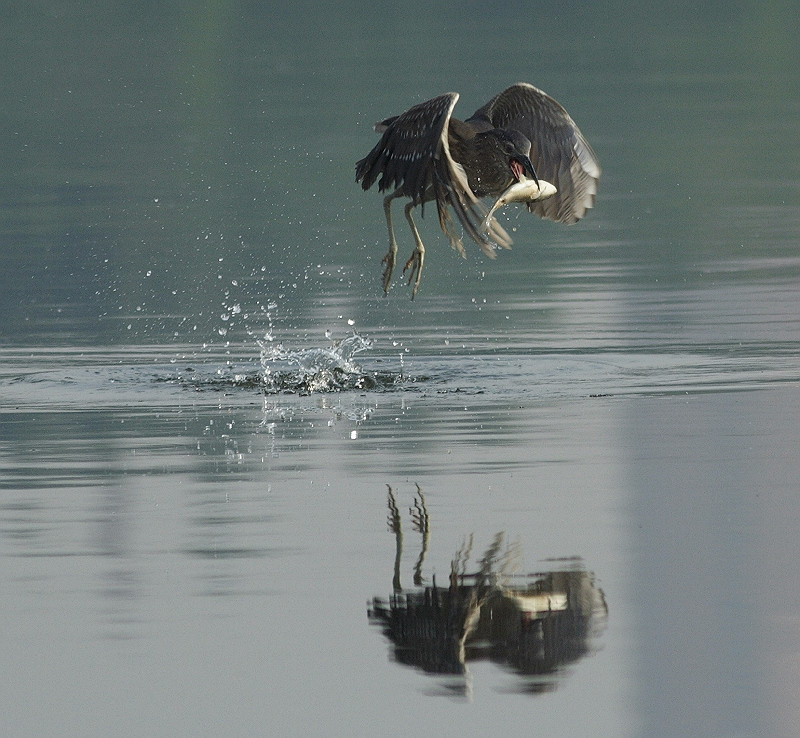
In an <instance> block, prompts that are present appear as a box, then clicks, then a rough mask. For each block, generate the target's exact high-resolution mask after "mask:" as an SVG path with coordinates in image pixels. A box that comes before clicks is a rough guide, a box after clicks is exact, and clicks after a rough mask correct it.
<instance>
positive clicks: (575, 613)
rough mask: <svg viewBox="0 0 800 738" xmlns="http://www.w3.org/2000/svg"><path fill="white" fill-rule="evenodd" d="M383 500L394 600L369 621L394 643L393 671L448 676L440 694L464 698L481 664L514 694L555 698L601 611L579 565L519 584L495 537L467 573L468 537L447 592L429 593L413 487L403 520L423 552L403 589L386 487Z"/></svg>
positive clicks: (432, 588)
mask: <svg viewBox="0 0 800 738" xmlns="http://www.w3.org/2000/svg"><path fill="white" fill-rule="evenodd" d="M388 497H389V499H388V504H389V517H388V521H389V529H390V530H391V532H392V533H394V536H395V541H396V553H395V561H394V575H393V578H392V586H393V590H394V591H393V594H392V595H391V596H390V597H389V598H388V599H387V598H382V597H375V598H373V600H372V603H371V605H370V606H369V608H368V616H369V620H370V622H371V623H373V624H374V625H377V626H379V627H380V628H381V629H382V630H383V633H384V635H385V636H386V637H387V638H388V639H389V641H391V643H392V646H393V654H394V658H395V660H396V661H397V662H398V663H401V664H405V665H407V666H414V667H417V668H419V669H422V670H423V671H425V672H426V673H429V674H433V675H438V676H440V677H444V676H447V677H448V678H447V679H446V680H445V686H446V690H445V693H446V694H455V695H459V696H464V697H469V696H470V695H471V692H472V678H471V674H470V670H469V667H468V664H469V662H470V661H476V660H479V659H488V660H491V661H492V662H494V663H497V664H500V665H502V666H504V667H505V668H507V669H509V670H511V671H513V672H514V673H515V674H516V675H517V676H518V678H519V679H518V683H517V686H516V687H514V689H515V690H516V691H520V692H524V693H530V694H538V693H541V692H545V691H550V690H552V689H554V688H555V687H556V685H557V682H558V679H559V678H560V673H561V672H562V670H563V667H565V666H566V665H568V664H572V663H575V662H576V661H578V660H579V659H581V658H582V657H584V656H587V655H589V654H590V653H591V652H592V651H593V650H594V646H593V643H592V642H593V639H594V638H596V637H597V635H598V634H599V632H600V631H601V630H602V628H603V626H604V625H605V620H606V616H607V614H608V608H607V605H606V602H605V597H604V595H603V592H602V590H601V589H599V588H598V587H597V586H596V585H595V583H594V579H593V576H592V574H591V573H590V572H588V571H587V570H586V569H585V568H584V567H583V566H582V562H581V560H580V559H568V560H558V561H557V562H555V561H554V562H551V563H553V564H557V565H558V566H557V567H556V568H554V569H553V570H551V571H545V572H541V573H537V574H520V573H519V572H518V571H517V569H518V565H519V560H520V555H519V544H511V545H509V544H507V543H506V542H505V535H504V533H502V532H501V533H498V534H497V535H496V536H495V538H494V540H493V541H492V542H491V543H490V545H489V546H488V548H487V549H486V551H485V552H484V553H483V555H482V556H480V558H477V559H476V560H475V562H474V564H472V565H470V559H471V558H472V553H473V551H472V549H473V537H472V536H468V537H467V538H466V539H465V541H464V543H463V544H462V546H461V548H460V549H459V550H458V551H457V552H456V555H455V557H454V558H453V560H452V562H451V565H450V581H449V583H448V584H447V586H444V587H442V586H438V585H437V583H436V578H435V576H434V577H432V579H431V583H430V585H426V584H425V583H424V579H423V575H422V570H423V564H424V560H425V555H426V552H427V549H428V542H429V539H430V533H431V522H430V517H429V515H428V509H427V506H426V504H425V496H424V494H423V492H422V489H421V488H420V487H419V485H417V494H416V495H415V497H414V501H413V505H412V507H411V508H410V514H411V523H412V527H413V528H414V530H415V531H416V532H418V533H419V534H420V535H421V536H422V543H421V546H420V553H419V557H418V558H417V561H416V564H415V566H414V573H413V581H414V586H413V588H410V589H403V587H402V585H401V577H400V562H401V557H402V552H403V530H402V524H401V515H400V510H399V508H398V505H397V500H396V498H395V496H394V493H393V491H392V488H391V487H389V496H388Z"/></svg>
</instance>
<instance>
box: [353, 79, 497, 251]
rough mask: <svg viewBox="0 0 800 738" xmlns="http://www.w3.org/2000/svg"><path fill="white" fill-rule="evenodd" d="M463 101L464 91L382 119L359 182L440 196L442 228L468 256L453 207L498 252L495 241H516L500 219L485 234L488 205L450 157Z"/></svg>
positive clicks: (421, 199)
mask: <svg viewBox="0 0 800 738" xmlns="http://www.w3.org/2000/svg"><path fill="white" fill-rule="evenodd" d="M457 101H458V93H456V92H448V93H446V94H444V95H439V96H438V97H434V98H432V99H431V100H428V101H426V102H423V103H420V104H419V105H415V106H414V107H413V108H409V109H408V110H407V111H406V112H405V113H402V114H401V115H397V116H394V117H392V118H387V119H386V120H384V121H382V122H380V123H378V124H377V125H376V126H375V129H376V130H377V131H378V132H379V133H381V134H382V135H381V139H380V141H378V143H377V144H376V145H375V147H374V148H373V149H372V151H370V152H369V154H367V155H366V156H365V157H364V158H363V159H361V161H359V162H358V163H357V164H356V181H357V182H361V186H362V187H363V188H364V189H365V190H368V189H369V188H370V187H372V185H373V184H375V182H377V183H378V188H379V189H380V190H381V191H384V190H390V189H391V190H393V189H397V188H402V193H403V195H405V196H406V197H410V198H411V200H412V201H413V203H414V204H415V205H422V204H423V203H425V202H427V201H430V200H436V207H437V210H438V213H439V223H440V225H441V227H442V230H444V232H445V233H446V234H447V237H448V238H449V239H450V242H451V244H452V245H453V247H454V248H456V249H458V250H459V251H460V252H461V254H462V255H463V254H464V246H463V244H462V242H461V238H460V237H459V235H458V234H457V233H456V232H455V230H454V224H453V220H452V218H451V216H450V213H449V211H448V206H449V207H452V208H453V210H454V211H455V213H456V215H457V216H458V218H459V220H460V221H461V222H462V224H463V225H464V229H465V230H466V231H467V233H469V235H470V236H471V237H472V238H473V239H474V240H475V241H476V242H477V243H478V244H479V245H480V246H481V248H482V249H483V250H484V252H486V253H487V254H489V255H490V256H494V247H493V245H492V242H495V243H497V244H499V245H501V246H505V247H507V246H508V245H509V244H510V243H511V239H510V238H509V237H508V234H507V233H506V232H505V231H504V230H503V229H502V227H501V226H499V225H498V224H497V222H496V221H494V220H493V221H492V225H491V230H490V232H489V234H488V235H484V234H483V232H482V230H481V223H482V221H483V218H484V217H485V216H486V213H487V210H486V207H485V206H484V205H483V203H482V202H481V201H480V200H478V198H476V197H475V195H474V193H473V192H472V190H471V189H470V188H469V183H468V181H467V176H466V173H465V172H464V169H463V167H462V166H461V165H460V164H459V163H458V162H456V161H454V160H453V158H452V156H451V155H450V147H449V145H448V125H449V122H450V116H451V115H452V113H453V108H454V107H455V105H456V102H457Z"/></svg>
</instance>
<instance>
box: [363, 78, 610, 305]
mask: <svg viewBox="0 0 800 738" xmlns="http://www.w3.org/2000/svg"><path fill="white" fill-rule="evenodd" d="M457 101H458V93H457V92H448V93H445V94H444V95H439V96H438V97H434V98H432V99H431V100H428V101H427V102H423V103H420V104H419V105H415V106H414V107H412V108H409V109H408V110H406V112H405V113H401V114H400V115H396V116H393V117H391V118H387V119H386V120H383V121H381V122H380V123H377V124H376V125H375V130H376V131H377V132H378V133H381V134H382V135H381V139H380V141H378V143H377V144H376V145H375V147H374V148H373V149H372V151H370V152H369V154H367V155H366V156H365V157H364V158H363V159H361V160H360V161H359V162H358V163H357V164H356V182H361V186H362V187H363V188H364V189H365V190H368V189H369V188H370V187H372V185H373V184H374V183H375V182H376V181H377V182H378V189H379V190H380V191H381V192H383V191H385V190H391V192H390V193H389V194H388V195H387V196H386V197H385V198H384V200H383V209H384V213H385V214H386V225H387V227H388V229H389V251H388V253H387V254H386V256H385V257H384V258H383V264H384V270H383V289H384V292H388V290H389V285H390V284H391V281H392V273H393V271H394V267H395V263H396V261H397V241H396V240H395V235H394V228H393V227H392V211H391V208H392V201H393V200H394V199H395V198H398V197H407V198H410V199H409V202H408V203H407V204H406V207H405V215H406V220H407V221H408V223H409V225H410V226H411V232H412V234H413V236H414V242H415V247H414V251H413V253H412V254H411V258H409V260H408V261H407V262H406V265H405V267H404V269H403V273H404V274H405V272H406V271H409V270H410V274H409V280H408V281H409V284H411V283H412V282H413V283H414V288H413V292H412V294H411V298H412V299H413V298H414V297H415V296H416V294H417V290H418V289H419V283H420V278H421V277H422V267H423V265H424V263H425V246H424V245H423V243H422V239H421V238H420V235H419V231H418V230H417V226H416V224H415V223H414V219H413V217H412V215H411V211H412V210H413V209H414V208H415V207H416V206H418V205H419V206H420V208H421V209H423V210H424V205H425V203H427V202H431V201H435V202H436V209H437V212H438V215H439V224H440V226H441V227H442V230H443V231H444V232H445V234H446V235H447V237H448V239H449V240H450V243H451V244H452V246H453V248H455V249H457V250H458V251H459V253H460V254H461V255H462V256H465V255H466V254H465V251H464V244H463V243H462V240H461V237H460V236H459V234H458V233H457V232H456V229H455V224H454V222H453V218H452V216H451V214H450V211H451V210H452V211H453V212H454V213H455V214H456V217H457V218H458V219H459V221H460V222H461V224H462V226H463V228H464V231H465V232H466V233H467V234H468V235H469V236H470V237H471V238H472V239H473V240H474V241H475V242H476V243H477V244H478V245H479V246H480V247H481V249H482V250H483V252H484V253H485V254H486V255H487V256H489V257H491V258H494V256H495V253H494V252H495V248H496V247H497V246H500V247H503V248H510V246H511V238H510V237H509V235H508V233H506V231H505V230H504V229H503V227H502V226H501V225H500V224H499V223H498V222H497V221H496V220H494V218H493V215H494V212H495V210H497V208H498V207H501V206H503V205H505V204H507V203H508V202H516V201H520V202H525V203H527V207H528V209H529V210H530V211H531V212H533V213H536V214H537V215H538V216H540V217H542V218H547V219H548V220H555V221H558V222H559V223H575V222H577V221H578V220H580V219H581V218H582V217H583V216H584V215H585V214H586V211H587V210H588V209H589V208H591V207H593V206H594V199H595V194H596V192H597V182H598V180H599V178H600V163H599V162H598V160H597V156H596V155H595V153H594V151H592V147H591V146H590V145H589V143H588V142H587V141H586V139H585V138H584V137H583V134H582V133H581V132H580V130H579V129H578V126H577V125H575V122H574V121H573V120H572V118H571V117H570V116H569V114H568V113H567V111H566V110H564V108H563V107H562V106H561V105H560V104H559V103H558V102H556V101H555V100H554V99H553V98H552V97H550V96H549V95H547V94H546V93H544V92H542V91H541V90H539V89H537V88H536V87H534V86H533V85H529V84H527V83H524V82H522V83H519V84H516V85H512V86H511V87H509V88H508V89H507V90H505V91H504V92H501V93H500V94H499V95H496V96H495V97H493V98H492V99H491V100H489V102H488V103H486V104H485V105H484V106H482V107H480V108H478V110H476V111H475V113H474V114H473V115H472V116H471V117H470V118H467V120H465V121H461V120H458V119H457V118H453V117H452V114H453V108H455V105H456V102H457ZM484 197H493V198H497V201H496V202H495V204H494V207H492V208H491V210H489V209H487V207H486V206H485V205H484V203H483V202H482V201H481V198H484Z"/></svg>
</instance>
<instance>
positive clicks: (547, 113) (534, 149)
mask: <svg viewBox="0 0 800 738" xmlns="http://www.w3.org/2000/svg"><path fill="white" fill-rule="evenodd" d="M469 122H471V123H476V124H483V125H488V126H489V127H491V128H515V129H517V130H518V131H520V132H521V133H523V134H525V136H527V137H528V139H530V142H531V162H532V163H533V167H534V169H536V174H537V175H538V177H539V178H540V179H543V180H545V181H547V182H550V183H552V184H554V185H555V186H556V189H557V190H558V193H557V194H555V195H553V197H550V198H547V199H546V200H540V201H538V202H533V203H529V204H528V208H529V209H530V210H531V211H532V212H534V213H536V214H537V215H539V216H541V217H542V218H548V219H549V220H555V221H558V222H559V223H575V222H576V221H578V220H580V219H581V218H582V217H583V216H584V215H585V213H586V211H587V210H588V209H589V208H591V207H593V206H594V198H595V194H596V193H597V181H598V179H599V178H600V162H599V161H598V160H597V156H596V155H595V153H594V151H592V147H591V146H590V145H589V143H588V142H587V141H586V139H585V138H584V137H583V134H582V133H581V132H580V130H579V129H578V126H577V125H575V121H573V120H572V118H571V117H570V116H569V114H568V113H567V111H566V110H564V108H563V107H562V106H561V105H560V104H559V103H558V102H556V101H555V100H554V99H553V98H552V97H550V96H549V95H547V94H546V93H544V92H542V91H541V90H539V89H537V88H536V87H534V86H533V85H529V84H527V83H525V82H521V83H519V84H516V85H513V86H512V87H509V88H508V89H507V90H505V91H504V92H501V93H500V94H499V95H497V96H496V97H494V98H492V99H491V100H490V101H489V102H488V103H486V105H484V106H483V107H482V108H479V109H478V110H477V111H476V112H475V114H474V115H473V116H472V118H470V120H469Z"/></svg>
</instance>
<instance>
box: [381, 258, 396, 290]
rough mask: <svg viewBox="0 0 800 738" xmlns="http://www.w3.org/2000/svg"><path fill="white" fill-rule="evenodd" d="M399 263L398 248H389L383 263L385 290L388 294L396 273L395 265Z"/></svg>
mask: <svg viewBox="0 0 800 738" xmlns="http://www.w3.org/2000/svg"><path fill="white" fill-rule="evenodd" d="M396 263H397V249H389V251H388V253H387V254H386V256H384V257H383V261H382V262H381V264H384V265H385V266H384V267H383V292H384V294H388V292H389V286H390V285H391V284H392V274H393V273H394V265H395V264H396Z"/></svg>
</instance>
